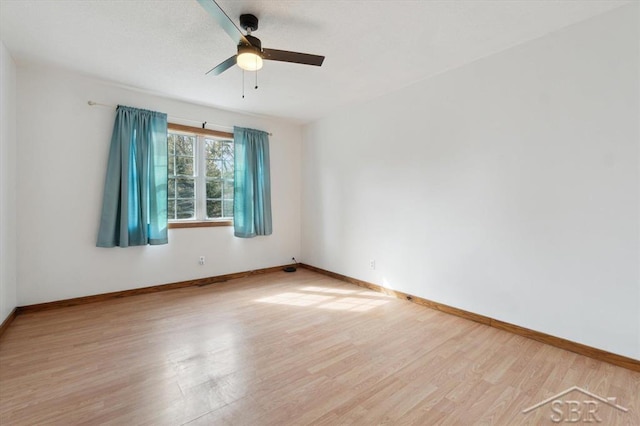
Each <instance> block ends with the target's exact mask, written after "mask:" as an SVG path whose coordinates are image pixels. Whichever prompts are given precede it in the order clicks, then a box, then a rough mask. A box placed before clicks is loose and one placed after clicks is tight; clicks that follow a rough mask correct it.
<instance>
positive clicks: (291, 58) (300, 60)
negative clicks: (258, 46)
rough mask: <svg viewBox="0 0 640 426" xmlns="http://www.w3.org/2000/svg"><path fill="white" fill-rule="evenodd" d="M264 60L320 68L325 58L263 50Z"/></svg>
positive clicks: (285, 51) (284, 51)
mask: <svg viewBox="0 0 640 426" xmlns="http://www.w3.org/2000/svg"><path fill="white" fill-rule="evenodd" d="M262 53H263V57H264V59H268V60H270V61H281V62H294V63H296V64H303V65H315V66H318V67H319V66H320V65H322V62H323V61H324V56H320V55H310V54H308V53H298V52H289V51H287V50H277V49H262Z"/></svg>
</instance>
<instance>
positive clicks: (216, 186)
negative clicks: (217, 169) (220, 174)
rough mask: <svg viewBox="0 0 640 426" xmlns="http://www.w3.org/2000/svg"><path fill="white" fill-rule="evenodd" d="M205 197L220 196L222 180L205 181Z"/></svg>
mask: <svg viewBox="0 0 640 426" xmlns="http://www.w3.org/2000/svg"><path fill="white" fill-rule="evenodd" d="M207 198H222V182H220V181H219V180H210V181H208V182H207Z"/></svg>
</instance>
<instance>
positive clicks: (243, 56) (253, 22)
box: [198, 0, 324, 75]
mask: <svg viewBox="0 0 640 426" xmlns="http://www.w3.org/2000/svg"><path fill="white" fill-rule="evenodd" d="M198 3H200V5H201V6H202V7H203V8H204V9H205V10H206V11H207V12H208V13H209V14H210V15H211V16H212V17H213V19H215V20H216V21H217V22H218V24H219V25H220V26H221V27H222V29H223V30H224V31H225V32H226V33H227V34H229V36H230V37H231V39H232V40H233V41H234V42H235V43H236V44H237V45H238V54H237V55H233V56H232V57H230V58H229V59H227V60H225V61H223V62H222V63H220V64H218V65H216V66H215V67H213V68H212V69H210V70H209V71H207V74H212V75H219V74H222V73H223V72H225V71H226V70H228V69H229V68H231V67H232V66H233V65H234V64H238V66H239V67H240V68H242V69H243V70H247V71H257V70H259V69H260V68H262V62H263V60H268V61H280V62H293V63H296V64H303V65H315V66H321V65H322V62H323V61H324V56H319V55H310V54H308V53H299V52H289V51H287V50H277V49H267V48H264V49H263V48H262V43H261V42H260V39H259V38H257V37H254V36H252V35H251V33H252V32H253V31H255V30H257V29H258V18H257V17H255V16H254V15H251V14H244V15H240V26H241V27H242V28H243V29H244V30H246V31H247V35H244V34H242V32H241V31H240V29H239V28H238V27H237V26H236V24H234V23H233V21H232V20H231V18H229V16H228V15H227V14H226V13H225V12H224V10H222V8H221V7H220V6H219V5H218V3H216V2H215V1H214V0H198Z"/></svg>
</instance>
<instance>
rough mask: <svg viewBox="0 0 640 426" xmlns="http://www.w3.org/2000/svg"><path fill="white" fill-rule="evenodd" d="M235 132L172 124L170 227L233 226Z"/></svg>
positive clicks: (169, 177) (169, 183) (170, 135)
mask: <svg viewBox="0 0 640 426" xmlns="http://www.w3.org/2000/svg"><path fill="white" fill-rule="evenodd" d="M233 153H234V150H233V134H232V133H226V132H217V131H213V130H208V129H198V128H194V127H188V126H181V125H177V124H171V123H170V124H169V139H168V149H167V155H168V185H169V187H168V217H169V222H170V225H169V227H170V228H179V227H191V226H215V225H231V220H232V219H233V167H234V159H233Z"/></svg>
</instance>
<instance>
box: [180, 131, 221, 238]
mask: <svg viewBox="0 0 640 426" xmlns="http://www.w3.org/2000/svg"><path fill="white" fill-rule="evenodd" d="M168 133H173V134H182V135H186V136H195V137H196V144H195V145H196V146H195V160H194V164H193V169H194V170H193V171H194V181H195V188H194V194H195V203H194V207H195V218H192V219H169V228H191V227H199V226H232V225H233V217H222V218H207V196H206V194H207V190H206V188H207V187H206V185H207V173H206V170H207V158H206V156H205V152H206V150H205V139H209V140H220V141H230V142H233V134H232V133H227V132H218V131H215V130H209V129H198V128H197V127H189V126H183V125H178V124H173V123H169V125H168ZM223 185H224V183H223ZM223 207H224V206H222V207H221V208H223ZM223 213H224V208H223Z"/></svg>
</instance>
